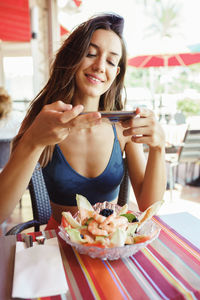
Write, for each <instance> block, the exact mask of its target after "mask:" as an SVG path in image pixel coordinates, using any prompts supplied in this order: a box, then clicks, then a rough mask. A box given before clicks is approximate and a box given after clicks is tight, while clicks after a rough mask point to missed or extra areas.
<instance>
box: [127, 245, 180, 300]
mask: <svg viewBox="0 0 200 300" xmlns="http://www.w3.org/2000/svg"><path fill="white" fill-rule="evenodd" d="M134 258H135V259H136V260H137V262H138V263H139V265H140V266H141V267H142V269H143V270H144V271H145V272H144V271H143V270H141V269H140V267H139V266H138V265H137V264H136V262H135V261H134V259H133V258H132V257H131V260H132V261H133V264H135V266H136V267H137V269H138V270H139V272H141V273H142V274H143V276H144V277H145V278H146V280H147V281H148V282H149V284H150V285H151V286H152V288H153V289H154V290H155V291H156V292H157V293H158V294H159V295H160V297H161V298H163V297H162V294H161V293H160V292H159V290H157V289H156V287H155V286H157V287H158V288H159V289H160V290H161V292H162V293H163V294H164V295H165V296H166V297H169V299H183V297H182V298H178V297H180V292H179V291H178V290H177V289H176V288H175V287H174V286H173V285H171V284H170V283H169V281H168V280H167V279H166V278H165V277H164V276H163V275H162V273H160V272H159V271H158V269H157V268H155V266H154V265H153V264H152V263H151V261H150V260H149V259H148V258H147V257H146V256H145V255H144V253H143V252H142V251H139V252H137V253H136V254H135V256H134ZM147 275H148V276H149V277H150V278H151V280H152V281H153V283H154V284H155V286H154V284H153V283H152V282H151V280H150V279H149V278H148V276H147ZM176 297H177V298H176Z"/></svg>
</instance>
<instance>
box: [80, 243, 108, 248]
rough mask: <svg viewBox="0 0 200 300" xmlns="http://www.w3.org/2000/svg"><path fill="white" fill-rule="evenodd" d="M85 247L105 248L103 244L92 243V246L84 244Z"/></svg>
mask: <svg viewBox="0 0 200 300" xmlns="http://www.w3.org/2000/svg"><path fill="white" fill-rule="evenodd" d="M84 245H85V246H88V247H93V246H94V247H99V248H105V246H104V245H103V244H101V243H92V244H89V243H85V244H84Z"/></svg>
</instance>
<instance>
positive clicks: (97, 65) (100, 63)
mask: <svg viewBox="0 0 200 300" xmlns="http://www.w3.org/2000/svg"><path fill="white" fill-rule="evenodd" d="M93 69H94V71H96V72H99V73H104V72H105V70H106V62H105V59H104V58H103V57H98V58H97V59H96V60H95V62H94V64H93Z"/></svg>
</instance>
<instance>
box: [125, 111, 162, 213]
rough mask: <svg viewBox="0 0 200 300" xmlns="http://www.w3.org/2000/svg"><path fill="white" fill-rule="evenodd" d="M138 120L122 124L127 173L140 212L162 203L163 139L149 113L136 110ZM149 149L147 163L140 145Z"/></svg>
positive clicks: (151, 114) (160, 131) (158, 126)
mask: <svg viewBox="0 0 200 300" xmlns="http://www.w3.org/2000/svg"><path fill="white" fill-rule="evenodd" d="M138 114H139V115H140V118H135V119H134V118H133V119H131V120H128V121H126V122H124V123H123V127H125V128H127V129H125V130H124V132H123V134H124V136H126V137H129V140H128V141H127V143H126V145H125V153H126V157H127V163H128V170H129V175H130V179H131V183H132V186H133V190H134V193H135V196H136V200H137V203H138V206H139V209H140V210H141V211H144V210H145V209H146V208H147V207H148V206H150V205H151V204H153V203H154V202H156V201H159V200H162V198H163V195H164V192H165V189H166V169H165V136H164V132H163V130H162V127H161V126H160V124H159V122H158V121H157V120H156V118H155V116H154V114H153V112H152V111H150V110H147V109H138ZM143 143H144V144H147V145H148V146H149V153H148V158H147V161H146V159H145V156H144V153H143V147H142V145H141V144H143Z"/></svg>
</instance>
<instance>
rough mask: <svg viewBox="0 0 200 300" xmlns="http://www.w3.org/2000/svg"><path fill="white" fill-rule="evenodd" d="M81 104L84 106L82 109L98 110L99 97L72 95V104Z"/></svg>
mask: <svg viewBox="0 0 200 300" xmlns="http://www.w3.org/2000/svg"><path fill="white" fill-rule="evenodd" d="M78 104H82V105H83V106H84V111H98V108H99V98H89V97H87V98H84V97H76V96H75V97H74V98H73V99H72V105H74V106H75V105H78Z"/></svg>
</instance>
